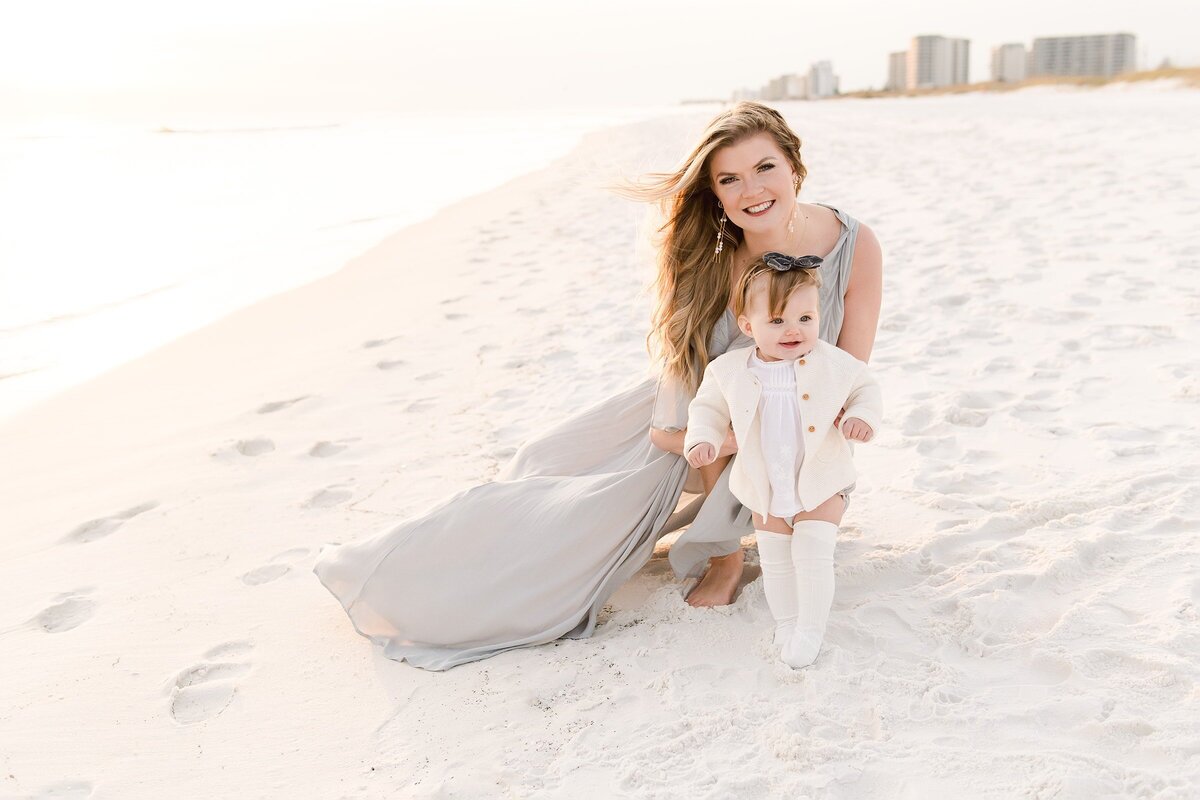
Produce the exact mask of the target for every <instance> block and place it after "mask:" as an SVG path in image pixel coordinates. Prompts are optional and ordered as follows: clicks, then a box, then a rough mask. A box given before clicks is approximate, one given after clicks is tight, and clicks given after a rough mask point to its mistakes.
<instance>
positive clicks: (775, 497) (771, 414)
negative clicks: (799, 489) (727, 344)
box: [749, 348, 806, 523]
mask: <svg viewBox="0 0 1200 800" xmlns="http://www.w3.org/2000/svg"><path fill="white" fill-rule="evenodd" d="M749 366H750V372H751V373H753V374H754V375H755V376H756V377H757V378H758V381H759V383H760V384H761V385H762V395H761V396H760V397H759V400H758V419H759V429H760V432H761V435H762V453H763V458H765V459H766V462H767V463H766V468H767V478H768V480H769V482H770V485H771V499H770V501H769V503H768V506H769V508H768V509H767V513H768V514H770V515H771V516H773V517H779V518H780V519H783V520H786V521H787V522H789V523H790V522H791V521H792V517H794V516H795V515H797V514H799V513H800V512H801V511H804V510H806V509H805V508H804V506H802V505H801V504H800V500H799V498H797V497H796V478H797V476H799V474H800V464H801V463H803V461H804V438H803V437H802V436H801V435H800V404H799V402H798V401H797V400H796V365H795V362H793V361H790V360H785V361H763V360H762V359H761V358H759V357H758V348H755V349H754V350H753V351H751V353H750V364H749Z"/></svg>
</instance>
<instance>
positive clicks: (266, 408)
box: [257, 394, 308, 414]
mask: <svg viewBox="0 0 1200 800" xmlns="http://www.w3.org/2000/svg"><path fill="white" fill-rule="evenodd" d="M306 398H308V395H306V394H302V395H300V396H299V397H293V398H292V399H291V400H276V401H274V402H272V403H264V404H262V405H261V406H259V407H258V410H257V413H259V414H273V413H275V412H276V411H282V410H283V409H285V408H288V407H289V406H293V405H295V404H296V403H299V402H300V401H301V400H304V399H306Z"/></svg>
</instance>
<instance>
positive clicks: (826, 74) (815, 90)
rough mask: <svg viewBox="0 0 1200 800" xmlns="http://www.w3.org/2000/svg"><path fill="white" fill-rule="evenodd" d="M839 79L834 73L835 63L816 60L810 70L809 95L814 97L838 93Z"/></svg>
mask: <svg viewBox="0 0 1200 800" xmlns="http://www.w3.org/2000/svg"><path fill="white" fill-rule="evenodd" d="M837 89H838V80H837V77H836V76H835V75H834V74H833V64H831V63H830V62H828V61H814V62H813V64H812V66H811V67H809V70H808V96H809V97H810V98H813V99H820V98H822V97H833V96H834V95H835V94H837Z"/></svg>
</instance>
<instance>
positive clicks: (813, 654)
mask: <svg viewBox="0 0 1200 800" xmlns="http://www.w3.org/2000/svg"><path fill="white" fill-rule="evenodd" d="M823 638H824V636H823V635H822V632H821V631H818V630H813V629H812V628H801V627H796V628H795V629H794V630H793V631H792V634H791V636H790V637H789V638H788V639H787V641H786V642H785V643H784V645H783V650H782V651H781V652H780V654H779V655H780V657H781V658H782V659H783V661H784V663H786V664H787V665H788V666H789V667H791V668H792V669H801V668H802V667H807V666H809V665H811V664H812V663H813V662H814V661H816V660H817V653H819V652H821V639H823Z"/></svg>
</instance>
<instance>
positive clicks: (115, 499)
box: [0, 82, 1200, 800]
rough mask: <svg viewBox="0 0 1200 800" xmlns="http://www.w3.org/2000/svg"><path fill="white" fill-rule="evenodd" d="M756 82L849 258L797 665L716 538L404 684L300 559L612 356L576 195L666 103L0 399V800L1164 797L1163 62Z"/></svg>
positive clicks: (639, 299)
mask: <svg viewBox="0 0 1200 800" xmlns="http://www.w3.org/2000/svg"><path fill="white" fill-rule="evenodd" d="M778 107H779V108H780V110H781V111H783V113H784V114H785V116H786V117H787V118H788V120H789V121H790V122H791V123H792V124H793V125H794V127H795V128H796V130H797V131H798V133H799V134H800V135H801V137H802V139H803V141H804V147H803V150H802V153H803V155H804V158H805V162H806V165H807V167H808V172H809V175H808V178H807V180H806V182H805V185H804V190H803V194H802V199H804V200H806V201H809V202H823V203H828V204H830V205H834V206H836V207H838V208H841V209H843V210H845V211H846V212H847V213H849V214H850V215H851V216H853V217H856V218H857V219H859V220H860V221H862V222H863V223H865V224H867V225H869V226H870V227H871V228H872V229H873V230H874V231H875V233H876V235H877V236H878V238H879V240H880V242H881V244H882V246H883V250H884V301H883V311H882V316H881V321H880V329H879V334H878V337H877V340H876V345H875V349H874V352H873V354H872V358H871V366H872V368H873V372H874V374H875V375H876V377H877V378H878V379H879V381H880V383H881V385H882V388H883V396H884V404H885V417H884V425H883V428H882V430H880V431H879V433H878V436H877V437H876V439H875V441H873V442H871V443H870V444H867V445H861V446H859V447H857V448H856V451H855V456H856V459H855V460H856V465H857V468H858V471H859V476H860V477H859V481H858V484H857V488H856V490H855V492H854V495H853V502H852V503H851V506H850V509H849V511H848V513H847V516H846V518H845V520H844V522H843V525H842V528H841V531H840V533H839V539H838V545H837V552H836V576H837V577H836V580H837V588H836V595H835V599H834V604H833V609H832V612H831V614H830V621H829V629H828V633H827V635H826V639H825V645H824V648H823V650H822V652H821V655H820V657H819V658H818V660H817V662H816V664H815V665H813V666H812V667H810V668H808V669H805V670H800V671H793V670H791V669H790V668H788V667H786V666H785V665H783V664H782V663H781V662H779V661H778V659H777V658H776V657H775V655H774V653H773V651H772V648H771V644H770V642H771V628H772V623H771V621H770V615H769V612H768V610H767V607H766V603H765V600H764V597H763V592H762V582H761V580H760V578H759V575H758V570H757V566H756V556H755V553H754V548H753V546H752V542H750V541H747V542H745V545H746V547H747V563H748V567H747V570H746V575H745V577H744V581H743V586H742V588H741V590H740V592H739V595H738V597H737V599H736V601H735V603H734V604H733V605H730V606H725V607H719V608H712V609H694V608H691V607H690V606H688V605H687V604H686V603H685V602H684V599H683V594H684V592H685V591H686V590H687V588H688V586H686V585H684V584H680V583H679V582H677V581H676V580H675V579H674V577H673V575H672V573H671V570H670V568H669V566H668V564H667V559H666V552H667V547H668V545H669V539H667V540H664V541H663V542H662V543H660V545H659V548H658V550H657V552H656V554H655V556H654V558H652V559H651V560H650V561H649V562H648V563H647V564H646V565H645V567H643V568H642V569H641V571H640V572H639V573H638V574H637V575H636V576H635V578H634V579H633V580H631V581H630V582H629V583H627V584H626V585H625V586H623V587H621V588H620V589H619V590H618V591H617V592H616V594H614V595H613V597H612V598H611V600H610V602H609V605H608V608H607V609H606V613H605V615H604V616H603V618H602V620H601V622H600V624H599V625H598V627H597V629H596V633H595V635H594V636H592V637H591V638H587V639H579V640H565V639H564V640H558V641H556V642H554V643H551V644H547V645H543V646H538V647H532V648H525V649H520V650H516V651H512V652H508V653H504V654H501V655H499V656H497V657H495V658H492V659H488V660H485V661H481V662H475V663H470V664H466V665H463V666H460V667H455V668H453V669H451V670H448V671H446V672H441V673H434V672H426V671H423V670H419V669H415V668H413V667H411V666H409V665H407V664H403V663H397V662H393V661H390V660H388V659H386V658H384V657H383V656H382V655H381V654H380V652H379V651H378V649H377V648H374V647H372V645H371V644H370V643H369V642H368V641H367V640H366V639H364V638H362V637H360V636H359V635H358V634H356V633H355V631H354V629H353V627H352V626H351V624H350V622H349V620H348V619H347V618H346V615H345V613H344V612H343V611H342V609H341V608H340V606H339V605H338V604H337V602H336V600H334V598H332V597H331V596H330V594H329V592H327V591H326V590H325V588H324V587H323V586H322V585H321V584H320V583H319V581H318V580H317V579H316V577H315V576H314V575H313V574H312V572H311V569H312V564H313V561H314V559H315V557H316V554H317V552H318V551H319V549H320V547H321V546H322V545H323V544H325V543H328V542H347V541H353V540H357V539H361V538H364V537H368V536H371V535H373V534H374V533H376V532H378V531H380V530H383V529H386V528H388V527H391V526H392V525H394V524H396V523H397V522H399V521H401V520H403V519H405V518H408V517H410V516H412V515H414V514H419V513H420V512H421V511H422V510H424V509H425V508H428V507H430V506H432V505H434V504H436V503H438V502H440V501H441V500H443V499H445V498H446V497H448V496H449V495H451V494H453V493H455V492H458V491H461V490H463V489H466V488H468V487H470V486H472V485H474V484H477V483H479V482H482V481H486V480H489V479H491V478H492V477H493V476H495V475H496V474H497V472H498V471H499V469H500V467H502V466H503V465H504V463H505V462H506V460H507V459H508V458H509V457H510V456H511V455H512V454H513V453H514V452H515V450H516V448H517V446H518V445H519V444H520V443H521V442H522V441H523V440H524V439H525V438H526V437H527V436H529V435H530V434H531V433H533V432H535V431H538V430H540V429H542V428H543V427H545V426H546V425H549V424H553V423H555V422H557V421H559V420H561V419H563V418H565V417H566V416H568V415H569V414H570V413H571V412H572V411H574V410H576V409H577V408H579V407H581V406H584V405H588V404H590V403H592V402H596V401H598V400H600V399H602V398H604V397H606V396H608V395H610V394H612V393H614V392H616V391H619V390H620V389H622V388H625V387H627V386H629V385H630V384H632V383H635V382H638V381H640V380H643V379H644V378H645V377H646V376H647V375H649V374H651V370H652V366H651V363H650V360H649V358H648V356H647V354H646V349H645V336H646V332H647V324H648V317H649V312H650V301H651V298H650V296H649V294H648V291H647V285H648V283H649V281H650V280H651V278H652V275H653V266H652V253H651V252H650V248H649V245H648V244H647V242H646V239H647V237H648V233H649V229H650V227H651V224H650V221H649V219H648V217H647V215H646V213H645V209H644V208H642V207H639V206H637V205H635V204H632V203H629V202H628V201H625V200H622V199H620V198H618V197H616V196H615V195H614V194H612V193H611V192H608V191H606V190H605V188H604V186H605V185H606V184H607V183H609V182H611V181H613V180H615V179H616V178H618V177H620V176H622V175H625V176H632V175H635V174H637V173H639V172H643V171H648V170H663V169H667V168H670V167H672V166H673V165H674V164H675V163H676V161H677V160H678V159H679V158H680V157H681V156H682V155H683V154H684V153H685V151H686V150H687V148H688V147H689V146H690V144H691V143H692V141H693V140H694V138H695V137H696V135H697V134H698V133H699V131H700V130H701V129H702V127H703V125H704V123H705V122H706V121H707V119H708V118H709V117H710V116H711V113H712V112H711V111H710V110H705V111H697V112H696V113H680V114H672V115H670V116H664V117H661V118H656V119H652V120H646V121H640V122H635V123H632V124H627V125H621V126H617V127H611V128H607V129H605V130H603V131H599V132H595V133H591V134H588V135H587V136H586V137H585V138H584V139H583V141H582V142H581V143H580V144H579V145H578V146H577V147H575V149H574V150H572V151H571V152H570V153H569V154H567V155H565V156H564V157H562V158H559V159H557V160H556V161H554V162H553V163H552V164H550V165H549V166H548V167H545V168H543V169H539V170H537V171H535V172H531V173H528V174H524V175H522V176H520V177H517V178H515V179H513V180H510V181H508V182H506V183H504V184H503V185H501V186H499V187H497V188H494V189H491V190H489V191H487V192H485V193H482V194H477V195H474V196H472V197H469V198H467V199H464V200H461V201H459V202H455V203H453V204H451V205H449V206H447V207H445V208H443V209H441V210H440V211H439V212H438V213H436V214H435V215H434V216H432V217H431V218H429V219H426V220H423V221H420V222H417V223H415V224H412V225H409V226H406V227H403V228H402V229H400V230H398V231H396V232H394V233H393V234H391V235H389V236H388V237H387V238H385V239H384V240H383V241H381V242H379V243H378V244H377V245H375V246H374V247H372V248H370V249H368V250H366V251H365V252H363V253H361V254H360V255H358V256H356V257H355V258H353V259H351V260H350V261H349V262H348V263H346V264H345V266H344V267H342V268H341V269H340V270H339V271H337V272H335V273H333V274H331V275H328V276H326V277H322V278H319V279H317V280H315V281H313V282H311V283H307V284H305V285H303V286H300V287H298V288H294V289H290V290H288V291H286V292H284V293H282V294H278V295H275V296H272V297H270V298H267V299H264V300H261V301H259V302H257V303H255V304H253V305H251V306H249V307H247V308H243V309H240V310H237V311H234V312H233V313H231V314H229V315H228V316H225V317H223V318H222V319H220V320H219V321H217V322H215V323H213V324H210V325H208V326H206V327H203V328H201V329H199V330H196V331H193V332H190V333H187V334H186V335H184V336H182V337H181V338H178V339H176V340H174V341H171V342H169V343H167V344H164V345H162V346H160V347H158V348H157V349H155V350H154V351H153V352H150V353H148V354H146V355H144V356H142V357H140V358H138V359H137V360H134V361H132V362H130V363H126V364H123V365H121V366H119V367H117V368H115V369H112V370H110V371H108V372H106V373H104V374H103V375H100V376H98V377H95V378H93V379H91V380H89V381H87V382H85V383H83V384H81V385H78V386H75V387H73V388H71V389H68V390H67V391H65V392H63V393H61V394H58V395H56V396H54V397H52V398H50V399H47V400H44V401H43V402H40V403H39V404H37V405H35V406H34V407H32V408H29V409H27V410H24V411H22V412H20V413H19V414H17V415H15V416H13V417H11V418H10V419H7V420H4V421H3V422H0V531H2V535H0V586H2V587H3V595H2V596H3V604H2V606H0V608H2V609H3V611H2V613H3V617H0V648H2V651H3V653H4V658H3V662H2V664H3V666H2V669H3V673H2V674H0V680H2V683H3V686H4V690H3V695H2V698H3V699H2V700H0V798H9V797H13V798H50V797H55V798H117V797H120V798H129V797H135V798H136V797H147V798H150V797H163V796H174V797H281V796H286V797H314V798H317V797H319V798H328V797H406V798H492V797H496V798H535V797H597V798H610V797H630V798H677V797H693V798H728V797H747V798H752V797H812V798H817V797H821V798H909V797H912V798H917V797H926V796H928V795H930V794H932V793H942V794H945V795H947V796H958V797H972V798H992V797H994V798H1010V797H1018V796H1019V797H1032V798H1103V797H1145V798H1180V800H1182V799H1183V798H1188V797H1195V796H1197V795H1200V728H1198V727H1197V724H1196V719H1197V718H1198V716H1200V689H1198V688H1197V687H1198V682H1200V659H1198V657H1197V654H1198V653H1200V489H1198V488H1197V487H1198V478H1200V468H1198V465H1197V462H1196V458H1195V453H1196V452H1197V447H1198V445H1200V441H1198V440H1200V429H1198V428H1197V425H1196V409H1197V402H1198V400H1200V379H1198V378H1197V375H1200V369H1198V368H1200V358H1198V357H1197V356H1196V355H1195V341H1197V339H1198V338H1200V277H1198V270H1200V229H1198V228H1197V226H1196V223H1195V221H1196V219H1197V218H1198V215H1200V197H1198V196H1197V194H1196V189H1195V187H1196V186H1198V185H1200V155H1198V154H1197V153H1196V151H1195V148H1194V145H1193V142H1192V140H1193V137H1194V128H1195V124H1194V123H1195V120H1196V119H1198V118H1200V91H1197V90H1195V89H1186V88H1183V87H1180V86H1178V85H1177V84H1174V83H1171V82H1151V83H1145V84H1136V85H1134V84H1129V85H1123V84H1114V85H1111V86H1108V87H1104V88H1100V89H1077V88H1058V87H1045V88H1032V89H1028V90H1022V91H1017V92H1012V93H1006V94H978V95H969V94H968V95H956V96H936V97H918V98H901V99H871V100H858V99H848V100H842V101H836V102H820V103H800V102H796V103H781V104H779V106H778ZM1188 342H1192V344H1190V345H1189V344H1188ZM463 557H464V558H469V557H470V554H469V553H464V554H463ZM429 568H430V569H432V570H436V569H445V570H447V574H449V575H452V574H453V565H437V564H431V565H429Z"/></svg>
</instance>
